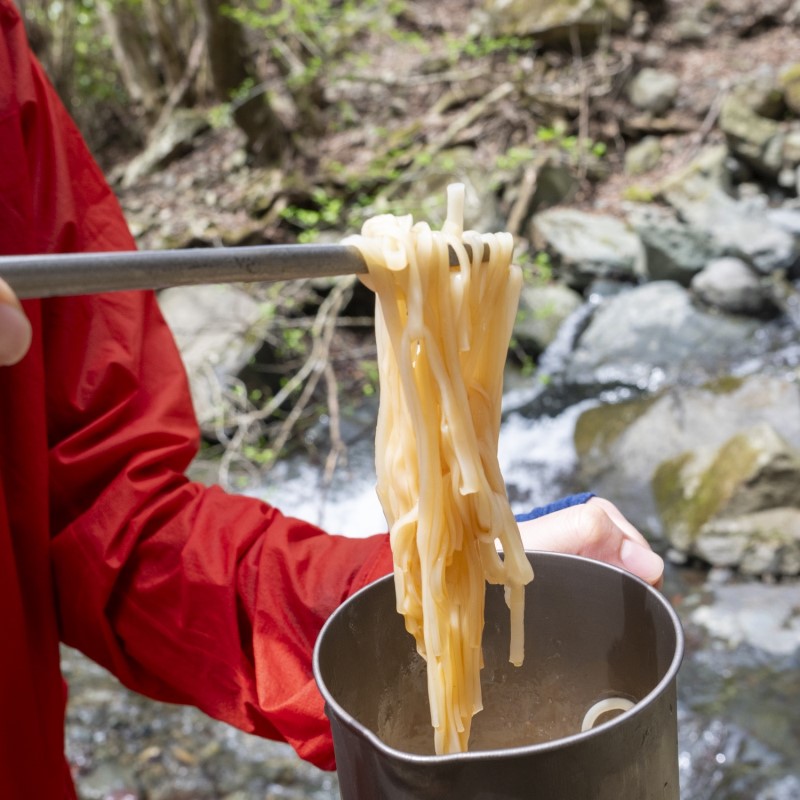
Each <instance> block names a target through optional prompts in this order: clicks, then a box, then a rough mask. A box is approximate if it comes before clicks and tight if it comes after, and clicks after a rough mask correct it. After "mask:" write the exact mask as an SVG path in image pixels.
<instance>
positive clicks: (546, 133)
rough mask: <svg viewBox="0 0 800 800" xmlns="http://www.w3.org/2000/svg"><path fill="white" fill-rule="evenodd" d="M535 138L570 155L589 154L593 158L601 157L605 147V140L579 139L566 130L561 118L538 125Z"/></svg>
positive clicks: (605, 149)
mask: <svg viewBox="0 0 800 800" xmlns="http://www.w3.org/2000/svg"><path fill="white" fill-rule="evenodd" d="M536 138H537V139H538V140H539V141H540V142H543V143H546V144H549V145H552V146H555V147H556V148H558V149H559V150H562V151H563V152H565V153H567V154H568V155H570V156H577V155H580V154H587V153H588V154H590V155H592V156H594V157H595V158H603V156H605V155H606V152H607V147H606V144H605V142H596V141H594V140H593V139H590V138H586V139H583V140H581V139H579V138H578V137H577V136H575V135H572V134H569V133H568V132H567V125H566V123H565V122H564V121H563V120H557V121H556V122H555V123H553V125H543V126H540V127H539V129H538V130H537V131H536Z"/></svg>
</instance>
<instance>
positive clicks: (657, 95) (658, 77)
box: [628, 67, 680, 115]
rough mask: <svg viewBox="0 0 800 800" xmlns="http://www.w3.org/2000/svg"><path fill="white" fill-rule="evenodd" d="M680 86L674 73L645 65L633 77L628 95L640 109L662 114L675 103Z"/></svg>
mask: <svg viewBox="0 0 800 800" xmlns="http://www.w3.org/2000/svg"><path fill="white" fill-rule="evenodd" d="M679 86H680V82H679V80H678V78H677V77H676V76H675V75H673V74H672V73H670V72H664V71H663V70H658V69H653V68H651V67H645V68H644V69H642V70H640V71H639V72H638V73H636V75H634V77H633V78H632V79H631V82H630V84H629V85H628V97H629V98H630V101H631V103H633V105H634V106H635V107H636V108H638V109H639V110H640V111H649V112H650V113H652V114H656V115H660V114H663V113H665V112H666V111H668V110H669V109H670V108H671V107H672V105H673V104H674V102H675V98H676V97H677V95H678V87H679Z"/></svg>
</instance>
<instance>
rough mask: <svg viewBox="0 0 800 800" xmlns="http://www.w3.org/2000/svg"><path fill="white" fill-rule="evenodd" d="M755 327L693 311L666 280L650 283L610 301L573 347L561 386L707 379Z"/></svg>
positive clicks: (646, 385) (639, 386) (682, 292)
mask: <svg viewBox="0 0 800 800" xmlns="http://www.w3.org/2000/svg"><path fill="white" fill-rule="evenodd" d="M756 327H757V323H756V322H755V321H754V320H749V319H746V318H743V317H726V316H722V315H719V314H712V313H709V312H707V311H704V310H702V309H699V308H696V307H695V305H694V304H693V303H692V298H691V295H690V293H689V292H688V291H687V290H686V289H684V288H683V287H682V286H680V285H678V284H677V283H674V282H672V281H653V282H651V283H647V284H645V285H643V286H639V287H636V288H634V289H631V290H629V291H626V292H622V293H621V294H619V295H616V296H614V297H611V298H609V299H608V300H607V301H605V302H604V303H602V304H601V305H600V307H599V308H598V309H597V311H596V312H595V313H594V316H593V317H592V319H591V321H590V323H589V325H588V326H587V327H586V329H585V330H584V331H583V333H582V334H581V336H580V337H579V339H578V341H577V346H576V347H575V350H574V352H573V353H572V355H571V358H570V359H569V361H568V362H567V365H566V368H565V370H564V375H563V376H562V380H564V381H565V382H566V383H568V384H571V385H573V386H576V387H577V386H584V387H586V390H587V391H588V390H589V387H592V391H596V390H598V389H602V388H603V387H605V388H613V387H615V386H616V387H619V386H625V387H629V388H632V389H635V390H637V391H644V390H647V389H651V390H652V389H656V388H659V387H660V386H662V385H664V384H667V385H668V384H671V383H673V382H675V381H676V380H678V378H679V377H680V379H681V380H683V381H689V380H692V379H694V380H695V382H700V381H701V380H704V379H707V378H708V376H709V375H713V374H716V373H717V372H718V371H720V370H721V369H723V367H722V365H724V364H730V363H732V362H733V360H735V359H736V358H737V357H738V358H740V357H742V356H743V355H744V354H746V353H747V352H749V350H748V342H749V339H750V337H751V336H752V334H753V333H754V331H755V330H756Z"/></svg>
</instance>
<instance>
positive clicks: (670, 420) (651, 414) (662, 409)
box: [575, 372, 800, 533]
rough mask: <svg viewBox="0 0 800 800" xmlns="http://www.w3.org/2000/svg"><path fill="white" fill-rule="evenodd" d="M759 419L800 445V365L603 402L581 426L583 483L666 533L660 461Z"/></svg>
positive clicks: (719, 440) (712, 444)
mask: <svg viewBox="0 0 800 800" xmlns="http://www.w3.org/2000/svg"><path fill="white" fill-rule="evenodd" d="M759 423H766V424H768V425H770V426H771V427H772V428H773V429H774V430H775V431H777V432H778V434H779V435H780V437H781V438H782V439H784V440H785V441H786V442H788V443H789V445H791V447H793V448H800V372H798V373H797V374H796V375H794V376H791V375H790V376H788V377H779V376H773V375H768V374H758V375H754V376H753V377H750V378H746V379H742V378H729V379H722V380H718V381H714V382H711V383H708V384H705V385H703V386H697V387H686V386H680V387H673V388H671V389H668V390H665V391H663V392H661V393H660V394H659V395H657V396H650V397H644V398H638V399H632V400H628V401H625V402H620V403H614V404H608V403H606V404H601V405H598V406H597V407H595V408H591V409H588V410H586V411H584V412H583V413H582V414H581V415H580V417H579V418H578V420H577V424H576V428H575V447H576V452H577V456H578V464H579V474H580V479H581V483H582V485H584V486H587V487H589V488H591V489H592V490H593V491H595V492H597V493H598V494H600V495H602V496H604V497H608V498H609V499H610V500H613V501H614V502H616V503H617V504H618V505H619V506H620V507H621V508H624V509H625V513H626V516H628V517H629V518H630V519H631V521H632V522H634V524H636V525H639V526H640V527H642V528H643V529H645V530H648V531H651V532H653V533H660V532H663V522H662V520H661V517H660V514H659V513H658V512H657V510H656V506H655V501H654V498H653V490H652V485H651V481H652V478H653V476H654V474H655V472H656V469H658V467H659V465H661V464H662V463H664V462H666V461H669V460H670V459H675V458H678V457H679V456H681V455H682V454H685V453H687V452H690V451H697V450H700V449H706V450H708V451H714V450H716V449H718V448H719V447H721V446H722V445H723V444H724V443H725V442H726V441H728V440H729V439H731V438H732V437H735V436H736V435H737V434H739V433H740V432H742V431H745V430H747V429H749V428H752V427H753V426H756V425H758V424H759Z"/></svg>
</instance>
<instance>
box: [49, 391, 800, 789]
mask: <svg viewBox="0 0 800 800" xmlns="http://www.w3.org/2000/svg"><path fill="white" fill-rule="evenodd" d="M530 393H531V390H525V389H512V390H511V391H509V393H508V395H507V398H506V408H507V411H506V420H505V423H504V425H503V429H502V433H501V444H500V450H499V453H500V459H501V463H502V467H503V470H504V474H505V476H506V480H507V484H508V488H509V495H510V497H511V499H512V505H513V506H514V508H515V511H524V510H527V509H528V508H530V507H532V506H535V505H538V504H541V503H544V502H547V501H549V500H552V499H554V498H555V497H558V496H561V495H562V494H565V493H568V492H570V491H572V490H573V489H574V488H576V487H575V485H574V480H575V479H574V471H575V455H574V451H573V448H572V433H573V429H574V425H575V420H576V419H577V416H578V414H579V413H580V411H581V410H582V409H583V408H585V407H587V405H589V404H591V402H593V401H586V402H584V403H580V404H577V405H575V406H572V407H570V408H568V409H567V410H566V411H564V412H563V413H561V414H559V415H557V416H555V417H545V418H541V419H539V420H537V421H534V422H532V421H531V420H529V419H525V418H524V417H523V416H522V415H520V414H517V413H515V411H514V409H515V408H517V407H522V406H524V405H525V404H526V403H527V402H528V401H529V400H530ZM367 416H369V415H367ZM371 425H372V423H371V421H370V420H369V419H364V420H361V422H360V423H359V424H354V425H352V426H351V427H350V429H349V435H350V438H351V442H350V449H349V453H348V460H347V464H346V465H345V466H344V467H343V468H341V469H339V470H338V472H337V475H336V478H335V480H334V482H333V484H332V485H331V486H330V487H328V488H327V489H324V490H323V489H322V488H321V486H320V484H321V477H320V474H319V472H318V471H317V470H315V469H312V468H311V467H309V466H308V464H307V463H305V462H302V461H294V460H288V461H286V462H285V463H283V464H282V465H281V466H280V469H279V470H278V471H277V472H274V473H273V474H272V475H271V476H270V481H269V486H264V487H262V488H261V489H260V490H259V491H257V492H254V494H257V495H258V496H259V497H262V498H263V499H265V500H268V501H271V502H276V503H278V504H279V505H280V507H281V508H282V510H283V511H284V512H286V513H289V514H293V515H296V516H301V517H304V518H306V519H309V520H311V521H313V522H315V523H318V524H320V525H322V526H324V527H325V528H326V529H328V530H330V531H333V532H342V533H346V534H348V535H351V536H364V535H368V534H371V533H375V532H377V531H380V530H382V529H383V528H384V521H383V515H382V512H381V510H380V507H379V505H378V502H377V499H376V498H375V494H374V485H373V484H374V467H373V463H372V441H371V435H370V433H369V432H370V430H371ZM271 487H279V489H278V488H275V489H273V488H271ZM655 547H656V548H657V549H660V550H663V546H662V545H660V543H658V542H656V543H655ZM667 555H668V556H669V554H667ZM667 564H668V566H667V573H666V580H665V587H664V591H665V593H666V594H667V596H668V597H669V599H670V600H671V602H672V603H673V605H674V607H675V608H676V610H677V611H678V613H679V615H680V617H681V620H682V622H683V625H684V629H685V633H686V654H685V658H684V662H683V665H682V668H681V671H680V674H679V682H678V690H679V709H678V714H679V753H680V756H679V757H680V780H681V792H682V795H681V796H682V797H683V798H684V799H685V800H722V798H725V799H726V800H734V799H737V798H741V799H742V800H745V799H746V800H797V798H800V582H798V581H796V580H787V579H784V580H783V581H780V582H773V583H765V582H762V581H760V580H755V579H743V578H740V577H737V576H736V575H735V574H734V573H732V572H730V571H727V570H721V569H715V570H710V571H709V570H708V569H705V568H702V567H701V566H698V565H693V564H677V563H672V562H671V561H670V559H669V557H668V559H667ZM64 670H65V674H66V676H67V678H68V681H69V683H70V689H71V700H70V706H69V713H68V754H69V756H70V759H71V761H72V763H73V765H74V770H75V774H76V780H77V783H78V786H79V791H80V793H81V798H82V800H189V799H190V798H191V800H203V799H204V798H219V799H220V800H222V799H224V800H256V799H258V800H265V798H266V799H267V800H278V798H282V799H288V800H302V799H305V800H333V799H334V798H337V797H338V789H337V783H336V777H335V775H331V774H329V773H324V772H320V771H318V770H316V769H315V768H313V767H311V766H309V765H308V764H305V763H304V762H302V761H300V760H299V759H298V758H297V757H296V756H295V755H294V753H293V752H292V751H291V750H290V749H289V748H288V747H286V746H284V745H281V744H276V743H271V742H264V741H260V740H257V739H255V738H253V737H249V736H247V735H244V734H242V733H240V732H238V731H235V730H232V729H230V728H229V727H227V726H225V725H222V724H220V723H216V722H214V721H212V720H209V719H208V718H207V717H205V716H204V715H203V714H201V713H200V712H198V711H196V710H194V709H190V708H180V707H172V706H164V705H161V704H155V703H152V702H150V701H148V700H146V699H144V698H141V697H139V696H137V695H134V694H132V693H130V692H128V691H127V690H125V689H124V688H122V687H121V686H120V685H119V684H118V683H117V682H116V681H115V680H114V679H113V678H112V677H110V676H109V675H108V674H107V673H105V672H104V671H103V670H102V669H100V668H99V667H97V666H95V665H93V664H91V663H90V662H88V661H86V659H84V658H83V657H82V656H80V655H79V654H78V653H75V652H74V651H71V650H68V649H65V651H64ZM631 800H634V799H633V798H632V799H631Z"/></svg>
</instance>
